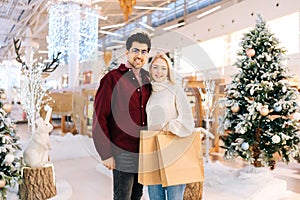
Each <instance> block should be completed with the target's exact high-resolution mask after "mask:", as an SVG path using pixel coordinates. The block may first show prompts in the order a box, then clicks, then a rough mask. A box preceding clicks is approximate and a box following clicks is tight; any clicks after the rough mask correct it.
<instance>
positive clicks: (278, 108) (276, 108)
mask: <svg viewBox="0 0 300 200" xmlns="http://www.w3.org/2000/svg"><path fill="white" fill-rule="evenodd" d="M281 110H282V106H281V105H275V106H274V111H275V112H280V111H281Z"/></svg>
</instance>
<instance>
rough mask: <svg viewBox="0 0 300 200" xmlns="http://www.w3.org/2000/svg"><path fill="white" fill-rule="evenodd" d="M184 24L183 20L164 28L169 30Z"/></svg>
mask: <svg viewBox="0 0 300 200" xmlns="http://www.w3.org/2000/svg"><path fill="white" fill-rule="evenodd" d="M183 25H185V22H181V23H178V24H174V25H171V26H168V27H165V28H163V30H164V31H168V30H171V29H173V28H177V27H179V26H183Z"/></svg>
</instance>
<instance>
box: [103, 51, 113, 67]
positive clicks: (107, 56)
mask: <svg viewBox="0 0 300 200" xmlns="http://www.w3.org/2000/svg"><path fill="white" fill-rule="evenodd" d="M111 58H112V52H111V51H104V53H103V59H104V62H105V64H106V66H108V65H109V63H110V61H111Z"/></svg>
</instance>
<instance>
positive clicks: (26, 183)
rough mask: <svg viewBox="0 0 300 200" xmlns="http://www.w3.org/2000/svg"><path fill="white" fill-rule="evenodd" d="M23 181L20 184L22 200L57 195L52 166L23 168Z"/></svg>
mask: <svg viewBox="0 0 300 200" xmlns="http://www.w3.org/2000/svg"><path fill="white" fill-rule="evenodd" d="M22 179H23V180H22V183H21V184H20V186H19V195H20V199H21V200H45V199H49V198H51V197H53V196H55V195H56V186H55V180H54V171H53V167H52V166H46V167H39V168H29V167H24V168H23V177H22Z"/></svg>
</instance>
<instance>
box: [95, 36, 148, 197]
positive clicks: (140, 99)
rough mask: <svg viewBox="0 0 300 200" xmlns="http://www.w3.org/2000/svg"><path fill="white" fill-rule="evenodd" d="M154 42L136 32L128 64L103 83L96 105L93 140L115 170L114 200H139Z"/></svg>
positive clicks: (128, 44)
mask: <svg viewBox="0 0 300 200" xmlns="http://www.w3.org/2000/svg"><path fill="white" fill-rule="evenodd" d="M150 49H151V40H150V38H149V36H148V35H147V34H146V33H143V32H137V33H135V34H132V35H130V36H129V37H128V39H127V41H126V57H127V63H126V64H121V65H120V66H119V68H118V69H115V70H112V71H110V72H109V73H107V74H106V75H105V76H104V77H103V78H102V79H101V81H100V86H99V88H98V91H97V93H96V96H95V101H94V109H95V110H94V120H93V140H94V144H95V147H96V150H97V152H98V153H99V155H100V157H101V159H102V162H103V165H104V166H106V167H107V168H108V169H110V170H113V191H114V200H138V199H141V197H142V195H143V186H142V185H141V184H139V183H138V174H137V171H138V152H139V133H140V130H142V129H146V125H147V117H146V111H145V107H146V103H147V101H148V98H149V96H150V87H151V86H150V84H149V80H150V79H149V73H148V72H147V71H146V70H144V69H142V67H143V65H144V64H145V63H146V62H147V57H148V53H149V51H150Z"/></svg>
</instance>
